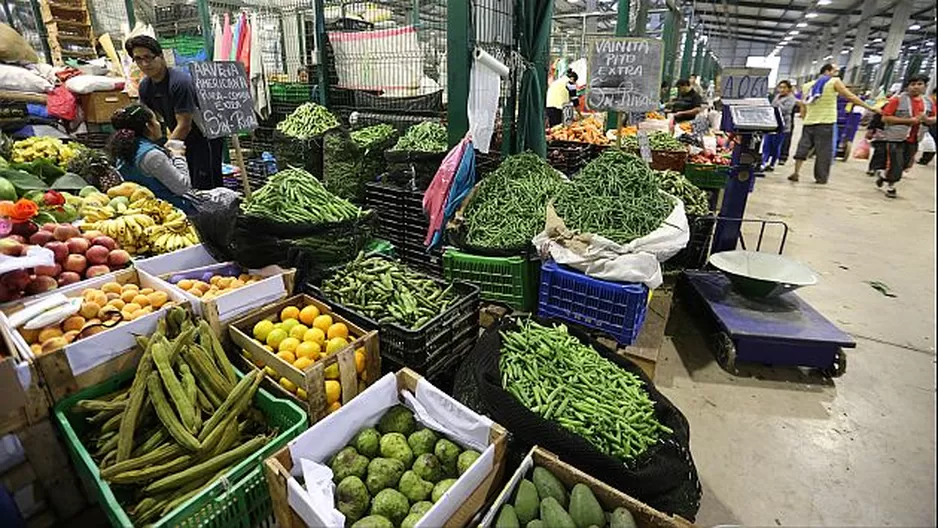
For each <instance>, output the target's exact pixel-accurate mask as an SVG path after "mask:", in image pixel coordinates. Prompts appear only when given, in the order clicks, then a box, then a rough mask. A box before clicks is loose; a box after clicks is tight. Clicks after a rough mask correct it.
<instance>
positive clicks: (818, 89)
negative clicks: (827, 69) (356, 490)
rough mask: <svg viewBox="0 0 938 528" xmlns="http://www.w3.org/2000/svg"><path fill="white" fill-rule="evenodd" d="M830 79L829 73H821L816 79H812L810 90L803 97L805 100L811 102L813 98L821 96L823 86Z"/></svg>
mask: <svg viewBox="0 0 938 528" xmlns="http://www.w3.org/2000/svg"><path fill="white" fill-rule="evenodd" d="M830 80H831V76H830V75H822V76H820V77H818V78H817V81H814V84H813V85H812V86H811V92H810V93H808V96H807V97H806V98H805V102H806V103H808V104H811V103H813V102H814V100H815V99H817V98H818V97H820V96H821V94H823V93H824V86H825V85H826V84H827V83H828V81H830Z"/></svg>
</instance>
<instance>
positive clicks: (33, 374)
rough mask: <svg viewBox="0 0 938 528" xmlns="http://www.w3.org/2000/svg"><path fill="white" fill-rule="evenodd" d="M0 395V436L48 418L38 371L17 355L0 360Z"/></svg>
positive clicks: (46, 401)
mask: <svg viewBox="0 0 938 528" xmlns="http://www.w3.org/2000/svg"><path fill="white" fill-rule="evenodd" d="M4 334H6V333H5V332H4ZM4 341H6V339H4ZM0 393H2V394H3V397H2V398H0V436H3V435H5V434H7V433H11V432H13V431H18V430H20V429H22V428H24V427H26V426H28V425H32V424H35V423H38V422H40V421H42V420H45V419H46V418H48V417H49V407H50V405H49V399H48V398H47V397H46V388H45V386H44V385H43V383H42V380H41V377H40V376H39V371H38V370H37V369H36V366H35V365H34V364H32V363H30V362H28V361H26V360H24V359H21V358H20V357H19V355H16V356H13V355H10V356H7V357H3V358H2V359H0Z"/></svg>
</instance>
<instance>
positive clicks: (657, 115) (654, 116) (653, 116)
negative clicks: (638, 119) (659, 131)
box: [645, 111, 667, 119]
mask: <svg viewBox="0 0 938 528" xmlns="http://www.w3.org/2000/svg"><path fill="white" fill-rule="evenodd" d="M645 119H667V117H665V116H664V114H662V113H660V112H655V111H651V112H648V113H647V114H645Z"/></svg>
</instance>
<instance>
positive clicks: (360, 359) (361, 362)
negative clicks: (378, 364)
mask: <svg viewBox="0 0 938 528" xmlns="http://www.w3.org/2000/svg"><path fill="white" fill-rule="evenodd" d="M364 370H365V349H364V348H359V349H358V350H356V351H355V372H357V373H359V374H361V373H362V372H363V371H364Z"/></svg>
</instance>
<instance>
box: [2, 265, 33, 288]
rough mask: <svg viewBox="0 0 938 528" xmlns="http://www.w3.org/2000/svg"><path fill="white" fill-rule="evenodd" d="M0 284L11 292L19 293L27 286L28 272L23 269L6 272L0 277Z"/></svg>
mask: <svg viewBox="0 0 938 528" xmlns="http://www.w3.org/2000/svg"><path fill="white" fill-rule="evenodd" d="M0 283H2V284H3V285H4V286H6V287H7V288H9V289H11V290H15V291H20V290H22V289H23V288H25V287H26V285H28V284H29V272H28V271H26V270H24V269H19V270H13V271H8V272H7V273H5V274H4V275H3V277H0Z"/></svg>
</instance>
